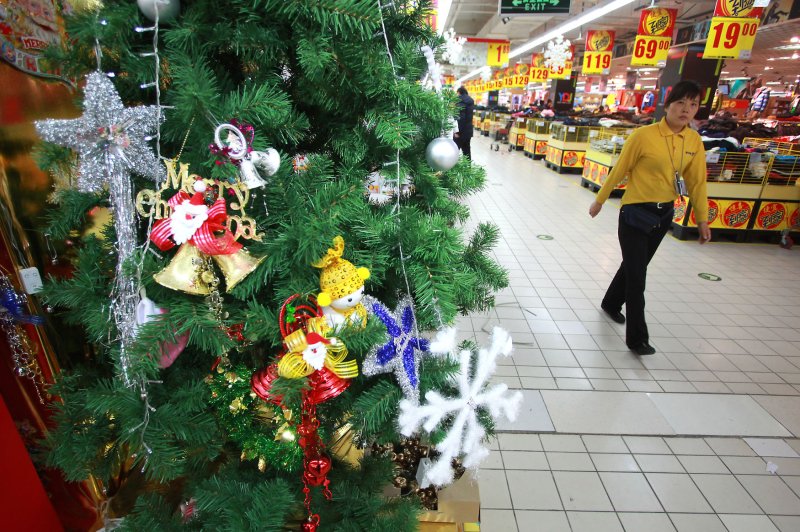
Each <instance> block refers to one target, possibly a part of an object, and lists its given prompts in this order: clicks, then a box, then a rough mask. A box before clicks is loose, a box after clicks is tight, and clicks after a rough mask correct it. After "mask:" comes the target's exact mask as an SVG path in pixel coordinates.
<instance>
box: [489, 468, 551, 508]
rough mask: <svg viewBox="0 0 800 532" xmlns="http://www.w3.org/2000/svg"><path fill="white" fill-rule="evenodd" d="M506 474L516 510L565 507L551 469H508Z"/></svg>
mask: <svg viewBox="0 0 800 532" xmlns="http://www.w3.org/2000/svg"><path fill="white" fill-rule="evenodd" d="M506 475H507V476H508V485H509V487H510V488H511V498H512V499H513V502H514V509H515V510H562V509H563V506H562V505H561V499H560V498H559V496H558V490H556V485H555V483H554V482H553V474H552V473H551V472H550V471H507V472H506ZM481 496H483V490H481Z"/></svg>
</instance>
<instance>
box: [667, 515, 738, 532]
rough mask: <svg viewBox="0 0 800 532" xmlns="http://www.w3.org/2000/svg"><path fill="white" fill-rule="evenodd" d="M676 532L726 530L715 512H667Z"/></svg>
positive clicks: (716, 531) (721, 531)
mask: <svg viewBox="0 0 800 532" xmlns="http://www.w3.org/2000/svg"><path fill="white" fill-rule="evenodd" d="M668 515H669V518H670V520H671V521H672V522H673V524H674V525H675V527H676V528H677V529H678V532H727V529H726V528H725V525H723V524H722V521H720V519H719V517H717V516H716V515H715V514H678V513H670V514H668Z"/></svg>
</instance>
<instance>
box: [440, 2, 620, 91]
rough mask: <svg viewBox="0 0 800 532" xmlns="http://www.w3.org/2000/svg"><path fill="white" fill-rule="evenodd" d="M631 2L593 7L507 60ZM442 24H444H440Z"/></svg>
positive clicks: (514, 51)
mask: <svg viewBox="0 0 800 532" xmlns="http://www.w3.org/2000/svg"><path fill="white" fill-rule="evenodd" d="M446 2H447V10H449V9H450V3H451V0H446ZM633 2H634V0H612V1H611V2H609V3H607V4H605V5H602V6H598V7H595V8H594V9H591V10H589V11H587V12H586V13H584V14H582V15H581V16H579V17H577V18H574V19H571V20H570V21H568V22H565V23H564V24H562V25H561V26H558V27H556V28H555V29H553V30H551V31H549V32H547V33H545V34H544V35H542V36H541V37H537V38H535V39H534V40H532V41H529V42H527V43H525V44H523V45H522V46H520V47H519V48H515V49H514V50H511V52H509V54H508V58H509V59H513V58H514V57H517V56H519V55H522V54H524V53H525V52H527V51H528V50H531V49H533V48H536V47H537V46H539V45H542V44H544V43H546V42H548V41H551V40H553V39H555V38H556V37H558V36H559V35H563V34H565V33H567V32H568V31H571V30H574V29H575V28H578V27H580V26H583V25H584V24H588V23H589V22H592V21H593V20H596V19H598V18H600V17H602V16H605V15H607V14H609V13H611V12H612V11H616V10H617V9H619V8H621V7H625V6H626V5H628V4H631V3H633ZM440 6H441V3H440ZM443 11H444V8H443V7H439V13H442V12H443ZM442 24H444V22H442ZM440 33H441V32H440ZM480 73H481V69H480V68H477V69H475V70H473V71H472V72H470V73H469V74H467V75H466V76H462V77H460V78H459V79H458V80H457V82H458V83H463V82H464V81H466V80H468V79H469V78H471V77H474V76H477V75H478V74H480Z"/></svg>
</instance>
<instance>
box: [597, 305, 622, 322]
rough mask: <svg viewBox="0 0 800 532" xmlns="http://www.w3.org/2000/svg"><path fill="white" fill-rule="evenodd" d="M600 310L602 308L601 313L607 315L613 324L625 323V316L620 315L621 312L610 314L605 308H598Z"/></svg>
mask: <svg viewBox="0 0 800 532" xmlns="http://www.w3.org/2000/svg"><path fill="white" fill-rule="evenodd" d="M600 308H602V309H603V312H605V313H606V314H608V315H609V317H610V318H611V319H612V320H614V321H615V322H617V323H625V316H623V315H622V312H620V311H616V312H612V311H610V310H608V309H607V308H604V307H600Z"/></svg>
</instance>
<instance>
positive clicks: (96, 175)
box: [36, 72, 164, 385]
mask: <svg viewBox="0 0 800 532" xmlns="http://www.w3.org/2000/svg"><path fill="white" fill-rule="evenodd" d="M159 120H161V110H160V108H159V107H157V106H139V107H125V106H124V105H123V104H122V100H121V99H120V97H119V94H118V93H117V90H116V89H115V88H114V84H113V83H111V81H110V80H109V79H108V77H106V75H105V74H103V73H102V72H92V73H91V74H89V76H88V77H87V81H86V89H85V90H84V100H83V116H81V117H80V118H75V119H73V120H53V119H48V120H43V121H41V122H36V131H37V132H38V133H39V136H41V137H42V138H43V139H44V140H46V141H49V142H52V143H54V144H59V145H61V146H66V147H68V148H71V149H73V150H75V151H76V152H78V157H79V160H80V165H79V176H78V190H80V191H82V192H97V191H99V190H102V188H103V186H104V185H105V184H108V189H109V195H110V199H111V208H112V210H113V214H114V229H115V230H116V233H117V242H116V247H117V268H116V277H115V280H114V289H113V292H112V293H111V295H110V298H111V302H112V315H113V316H114V321H115V323H116V326H117V331H118V335H119V336H118V340H119V348H120V356H119V365H120V368H119V369H120V373H121V374H122V378H123V380H124V382H125V384H126V385H131V384H132V383H133V382H132V379H131V375H130V373H131V368H130V359H129V356H128V353H129V349H130V346H131V344H132V343H133V342H134V341H135V339H136V306H137V304H138V302H139V294H138V288H139V286H138V281H137V280H136V279H135V278H132V277H130V276H126V274H125V271H124V266H125V264H126V263H127V262H128V261H129V260H131V259H132V257H133V254H134V251H135V250H136V244H137V242H136V210H135V207H134V203H133V183H132V182H131V176H130V173H131V172H135V173H137V174H141V175H143V176H146V177H150V178H152V179H156V180H157V181H159V182H160V178H161V177H162V176H163V174H164V170H163V168H162V167H161V164H160V162H159V160H158V158H157V157H156V155H155V154H154V153H153V151H152V150H151V149H150V146H148V144H147V140H148V135H151V134H153V133H154V132H155V131H156V129H157V127H158V123H159Z"/></svg>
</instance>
